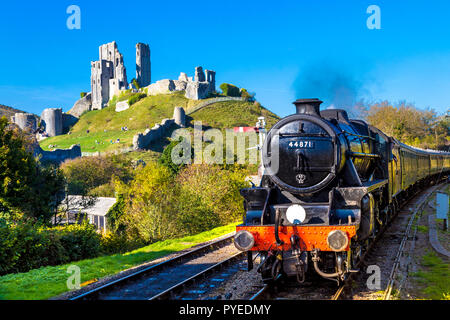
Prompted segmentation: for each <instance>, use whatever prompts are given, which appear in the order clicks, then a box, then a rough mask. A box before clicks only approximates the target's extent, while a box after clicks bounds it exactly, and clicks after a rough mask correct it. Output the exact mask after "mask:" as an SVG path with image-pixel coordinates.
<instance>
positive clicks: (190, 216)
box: [177, 164, 247, 234]
mask: <svg viewBox="0 0 450 320" xmlns="http://www.w3.org/2000/svg"><path fill="white" fill-rule="evenodd" d="M177 182H178V184H179V185H180V196H179V199H178V203H179V204H180V210H179V212H180V213H182V216H181V217H180V219H181V221H182V227H183V228H185V230H186V233H188V234H192V233H197V232H201V231H205V230H208V229H210V228H214V227H216V226H219V225H225V224H228V223H230V222H234V221H236V220H237V219H239V218H240V217H241V216H242V197H241V195H240V193H239V191H240V189H242V188H244V187H246V186H247V183H246V182H245V173H244V171H243V170H242V169H238V168H237V167H236V168H234V169H231V170H225V169H222V168H221V167H219V166H211V165H205V164H202V165H190V166H187V167H186V168H185V169H183V170H182V171H181V172H180V174H179V176H178V177H177ZM180 227H181V226H180Z"/></svg>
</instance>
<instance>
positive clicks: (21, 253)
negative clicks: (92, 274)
mask: <svg viewBox="0 0 450 320" xmlns="http://www.w3.org/2000/svg"><path fill="white" fill-rule="evenodd" d="M100 239H101V236H100V235H99V234H98V233H97V232H96V229H95V227H94V226H93V225H90V224H88V223H84V224H82V225H68V226H59V227H53V228H46V227H42V226H41V227H40V226H38V225H36V224H32V223H20V224H15V225H12V224H6V223H4V222H0V275H4V274H7V273H11V272H27V271H29V270H31V269H35V268H39V267H42V266H48V265H59V264H63V263H67V262H71V261H77V260H82V259H88V258H93V257H96V256H98V255H100V254H101V242H100Z"/></svg>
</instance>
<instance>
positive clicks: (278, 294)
mask: <svg viewBox="0 0 450 320" xmlns="http://www.w3.org/2000/svg"><path fill="white" fill-rule="evenodd" d="M439 186H440V185H436V186H433V187H431V188H428V189H427V190H426V191H424V192H421V193H420V192H419V193H418V194H416V195H414V196H413V197H412V198H411V199H410V200H408V201H405V202H404V203H403V204H402V205H401V207H402V208H404V207H405V205H407V204H412V206H413V208H412V209H411V210H412V214H410V217H409V220H408V223H407V225H406V228H405V230H403V232H402V235H401V236H402V239H401V242H400V245H399V246H398V248H397V251H396V254H395V260H394V263H393V266H392V268H391V271H390V274H389V280H388V283H387V286H386V288H385V290H384V291H383V297H382V298H383V299H384V300H389V299H390V298H391V295H392V291H393V289H394V286H395V278H396V275H397V271H398V266H399V261H400V258H401V256H402V254H403V251H404V248H405V244H406V242H407V241H408V238H410V235H411V230H412V225H413V223H414V221H415V219H416V216H417V215H418V214H419V212H420V210H421V209H422V208H423V206H424V205H425V204H426V203H427V199H428V198H429V196H430V195H431V194H432V193H433V192H434V191H436V189H437V188H439ZM396 220H397V217H395V218H394V219H393V220H392V221H391V223H390V224H389V225H387V226H386V227H385V228H384V229H383V230H382V232H381V233H380V234H379V235H378V237H377V238H375V239H374V242H373V243H372V245H371V246H370V248H369V250H368V251H367V252H366V253H365V254H364V256H363V257H362V259H361V261H360V262H359V265H358V267H360V268H361V267H362V266H363V265H364V264H365V263H366V258H368V257H370V256H371V255H376V252H374V251H375V250H374V247H375V244H376V243H377V242H378V241H379V240H380V239H381V238H382V237H383V235H384V234H385V233H386V231H388V230H389V228H390V226H391V225H392V224H394V223H395V222H396ZM356 275H357V274H354V273H351V274H350V276H349V277H348V279H347V280H346V281H345V282H344V283H343V284H342V285H340V286H339V287H338V288H337V289H336V286H335V285H334V286H333V285H330V281H327V280H325V279H321V281H319V282H317V283H316V284H315V285H308V284H306V286H300V287H295V288H290V289H291V290H290V292H285V291H286V290H284V289H282V290H280V289H279V288H278V287H279V286H278V283H277V281H275V282H274V283H273V284H265V285H264V286H263V287H262V288H260V289H259V290H258V291H257V292H255V293H254V294H253V295H252V296H251V297H250V298H249V300H251V301H254V300H278V299H299V298H300V299H309V298H310V297H311V296H312V295H313V294H314V293H313V292H312V291H314V292H317V291H319V292H320V294H319V295H318V296H319V299H322V300H340V299H347V298H351V297H352V294H351V293H350V295H346V291H347V289H349V288H350V287H351V284H352V282H353V281H355V279H354V278H355V277H356Z"/></svg>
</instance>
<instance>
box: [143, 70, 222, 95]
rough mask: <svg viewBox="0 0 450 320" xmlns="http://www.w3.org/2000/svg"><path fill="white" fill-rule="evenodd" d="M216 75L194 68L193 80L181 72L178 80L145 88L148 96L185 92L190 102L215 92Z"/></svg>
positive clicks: (156, 83) (212, 72) (163, 81)
mask: <svg viewBox="0 0 450 320" xmlns="http://www.w3.org/2000/svg"><path fill="white" fill-rule="evenodd" d="M215 77H216V73H215V72H214V71H211V70H205V71H203V68H202V67H196V68H195V75H194V79H193V78H191V77H188V76H187V75H186V73H184V72H181V73H180V76H179V77H178V80H170V79H163V80H159V81H156V82H155V83H152V84H151V85H149V86H147V87H146V88H147V93H148V95H157V94H167V93H172V92H176V91H186V93H185V97H186V98H188V99H191V100H200V99H205V98H207V97H208V96H209V94H210V93H212V92H215V91H216V79H215Z"/></svg>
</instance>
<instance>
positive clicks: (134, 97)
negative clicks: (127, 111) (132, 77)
mask: <svg viewBox="0 0 450 320" xmlns="http://www.w3.org/2000/svg"><path fill="white" fill-rule="evenodd" d="M145 97H147V95H146V94H145V93H142V92H141V93H136V94H134V95H132V96H131V97H130V98H128V105H129V106H132V105H133V104H135V103H136V102H138V101H139V100H141V99H144V98H145Z"/></svg>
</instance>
